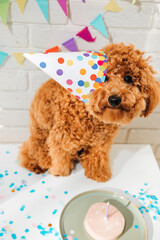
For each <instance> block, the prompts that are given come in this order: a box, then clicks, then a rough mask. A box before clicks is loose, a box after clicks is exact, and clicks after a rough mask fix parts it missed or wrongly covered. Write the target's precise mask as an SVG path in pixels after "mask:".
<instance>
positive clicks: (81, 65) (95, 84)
mask: <svg viewBox="0 0 160 240" xmlns="http://www.w3.org/2000/svg"><path fill="white" fill-rule="evenodd" d="M24 57H26V58H27V59H28V60H30V61H31V62H32V63H34V64H35V65H36V66H37V67H39V68H40V69H41V70H42V71H44V72H45V73H47V74H48V75H49V76H50V77H51V78H53V79H54V80H55V81H57V82H58V83H59V84H61V85H62V86H63V87H64V88H65V89H66V90H68V91H69V92H70V93H72V94H73V95H74V96H75V97H76V98H77V99H79V100H81V101H83V102H84V103H88V101H89V96H90V93H91V92H92V91H94V90H96V89H99V88H100V87H101V86H102V85H103V84H104V81H105V76H106V72H107V56H106V55H105V53H104V52H102V51H99V52H91V51H88V52H69V53H47V54H44V53H25V54H24Z"/></svg>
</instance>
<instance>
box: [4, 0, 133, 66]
mask: <svg viewBox="0 0 160 240" xmlns="http://www.w3.org/2000/svg"><path fill="white" fill-rule="evenodd" d="M35 1H36V2H37V4H38V6H39V8H40V10H41V11H42V13H43V15H44V17H45V19H46V21H47V22H49V17H48V0H35ZM16 2H17V4H18V6H19V8H20V11H21V13H22V14H23V12H24V9H25V6H26V4H27V0H16ZM57 2H58V3H59V5H60V7H61V8H62V10H63V12H64V14H65V15H66V16H68V10H67V0H57ZM82 3H86V0H82ZM134 4H136V0H132V5H134ZM8 8H9V0H2V1H0V17H1V19H2V22H3V23H4V25H5V24H6V22H7V15H8ZM122 9H123V8H122V7H119V6H118V4H117V2H116V0H109V2H108V3H107V5H106V6H105V7H104V10H103V13H102V14H101V13H100V14H99V15H98V16H96V17H95V18H94V19H93V20H92V21H91V22H90V26H91V27H93V28H94V29H96V30H97V31H99V32H100V33H101V34H102V35H103V36H105V37H106V38H108V32H107V28H106V25H105V22H104V20H103V15H104V14H105V12H106V11H111V12H113V13H115V12H119V11H121V10H122ZM77 37H79V38H81V39H83V40H85V41H87V42H94V41H95V40H96V37H94V36H92V34H91V32H90V30H89V28H88V26H86V27H84V28H83V29H82V30H80V31H79V32H78V33H77V34H76V35H75V36H73V37H72V38H70V39H68V40H66V41H65V42H63V43H62V46H64V47H65V48H67V49H68V50H69V51H71V52H75V51H79V49H78V46H77V43H76V38H77ZM58 51H59V47H58V46H56V47H52V48H50V49H47V50H46V51H45V52H44V53H48V52H58ZM5 54H7V53H2V52H0V66H1V65H2V64H3V62H4V60H5V58H6V57H7V56H8V54H7V55H5ZM13 56H14V57H15V59H16V61H17V62H18V63H19V64H20V65H22V64H23V62H24V57H23V53H13Z"/></svg>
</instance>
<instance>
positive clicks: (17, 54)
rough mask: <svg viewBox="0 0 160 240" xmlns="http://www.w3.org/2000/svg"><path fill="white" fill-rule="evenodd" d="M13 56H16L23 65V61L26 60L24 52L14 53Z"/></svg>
mask: <svg viewBox="0 0 160 240" xmlns="http://www.w3.org/2000/svg"><path fill="white" fill-rule="evenodd" d="M13 56H14V57H15V59H16V60H17V62H18V63H19V64H20V65H23V62H24V56H23V53H13Z"/></svg>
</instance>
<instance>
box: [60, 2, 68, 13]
mask: <svg viewBox="0 0 160 240" xmlns="http://www.w3.org/2000/svg"><path fill="white" fill-rule="evenodd" d="M57 1H58V3H59V5H60V6H61V8H62V10H63V12H64V13H65V15H66V16H68V13H67V0H57Z"/></svg>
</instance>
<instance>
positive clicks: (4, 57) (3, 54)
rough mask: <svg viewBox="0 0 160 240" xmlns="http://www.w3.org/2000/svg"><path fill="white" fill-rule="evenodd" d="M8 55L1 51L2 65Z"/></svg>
mask: <svg viewBox="0 0 160 240" xmlns="http://www.w3.org/2000/svg"><path fill="white" fill-rule="evenodd" d="M7 56H8V53H4V52H0V66H2V64H3V62H4V60H5V59H6V57H7Z"/></svg>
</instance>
